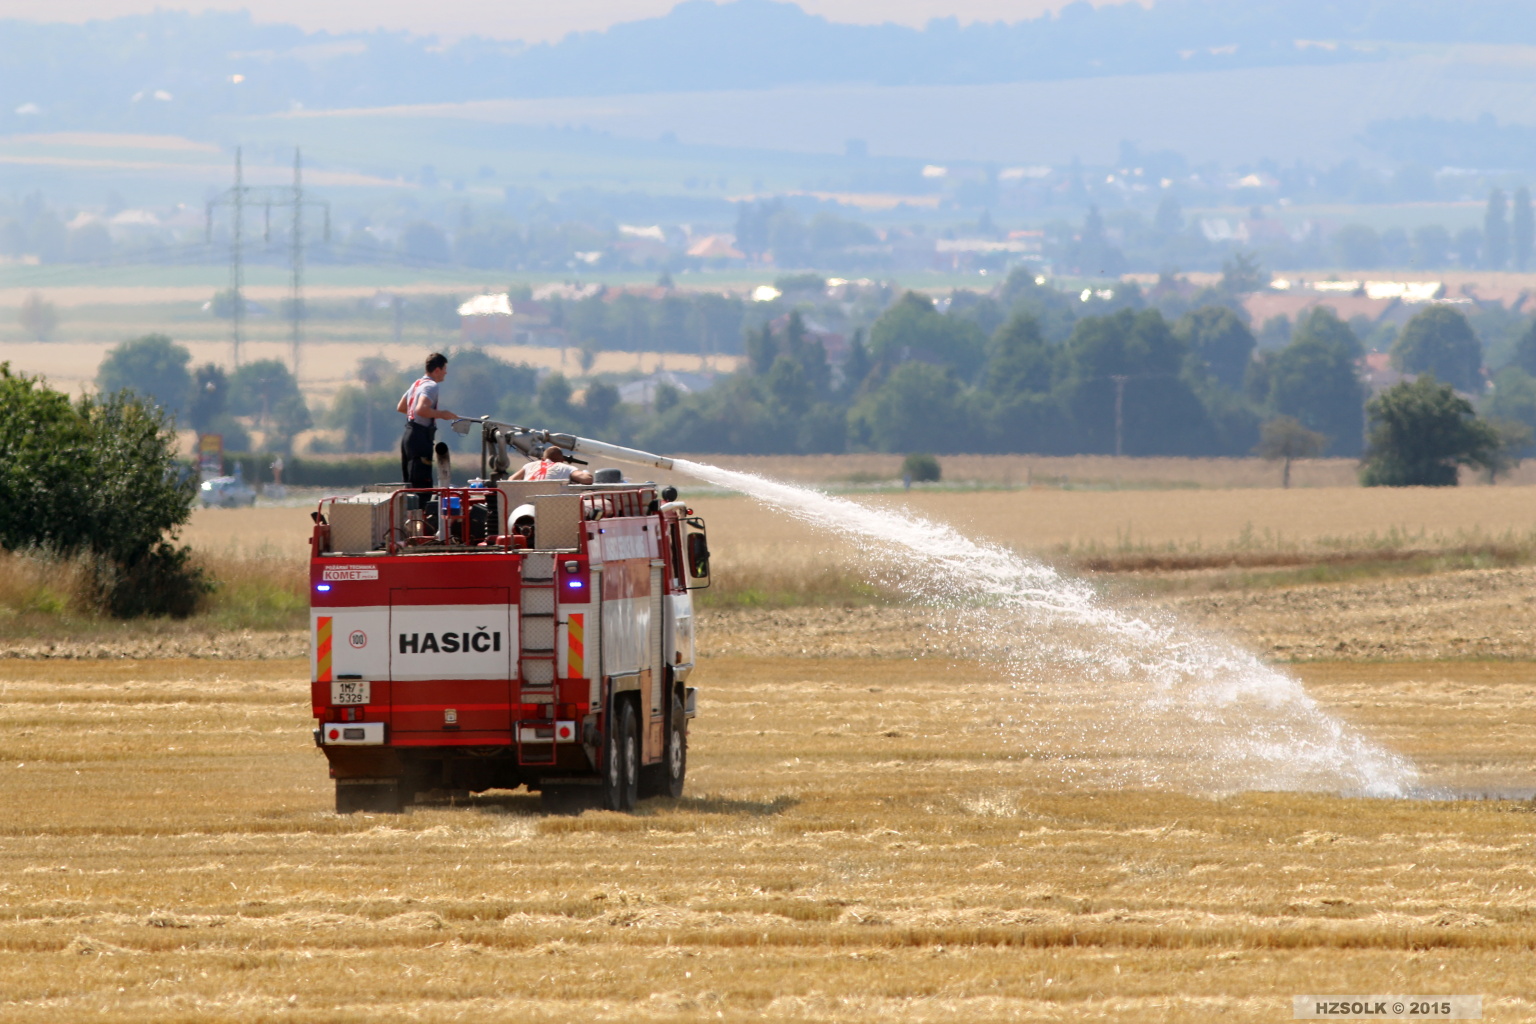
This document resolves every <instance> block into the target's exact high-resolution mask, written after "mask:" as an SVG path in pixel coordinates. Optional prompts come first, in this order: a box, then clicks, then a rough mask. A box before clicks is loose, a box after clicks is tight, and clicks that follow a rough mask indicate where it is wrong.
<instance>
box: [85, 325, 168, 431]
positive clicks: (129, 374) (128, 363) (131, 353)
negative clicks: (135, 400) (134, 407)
mask: <svg viewBox="0 0 1536 1024" xmlns="http://www.w3.org/2000/svg"><path fill="white" fill-rule="evenodd" d="M191 361H192V354H191V353H190V352H188V351H187V350H186V348H185V347H183V346H181V345H178V344H176V343H175V342H173V341H172V340H171V339H170V338H168V337H166V336H165V335H163V334H146V335H144V336H143V337H142V338H134V339H133V340H132V341H125V342H123V343H122V344H121V345H118V346H117V347H116V348H114V349H112V351H110V352H108V353H107V358H105V359H103V360H102V361H101V366H100V367H98V368H97V370H96V386H97V387H98V388H100V389H101V391H102V393H103V394H110V393H112V392H114V391H122V390H125V389H126V390H129V391H132V392H134V393H135V394H138V395H141V396H143V397H144V398H146V399H148V400H149V401H151V402H154V403H155V404H156V405H158V406H160V407H161V408H162V409H164V410H165V411H166V412H168V413H169V414H170V415H172V416H181V415H182V414H183V413H185V412H186V409H187V401H188V399H189V398H190V397H191V393H192V375H191V374H190V373H188V372H187V364H188V363H190V362H191Z"/></svg>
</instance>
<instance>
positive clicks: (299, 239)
mask: <svg viewBox="0 0 1536 1024" xmlns="http://www.w3.org/2000/svg"><path fill="white" fill-rule="evenodd" d="M289 240H290V242H291V243H292V244H291V246H290V249H291V255H290V257H289V259H290V260H291V262H292V265H293V279H292V287H291V289H290V291H291V294H290V295H289V305H290V307H291V308H290V310H289V311H290V312H291V313H292V314H293V331H292V344H293V379H294V381H295V382H297V381H298V379H299V343H300V342H301V341H302V340H303V338H304V178H303V173H302V171H301V169H300V163H299V150H298V147H294V150H293V230H292V232H291V233H290V239H289Z"/></svg>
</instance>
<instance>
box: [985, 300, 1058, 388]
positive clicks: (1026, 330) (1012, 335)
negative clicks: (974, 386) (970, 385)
mask: <svg viewBox="0 0 1536 1024" xmlns="http://www.w3.org/2000/svg"><path fill="white" fill-rule="evenodd" d="M1055 367H1056V350H1054V349H1052V348H1051V347H1050V346H1049V345H1047V344H1046V343H1045V339H1044V338H1043V337H1041V335H1040V324H1039V321H1037V320H1036V319H1035V318H1034V317H1033V316H1031V315H1030V314H1028V313H1015V314H1014V315H1013V316H1012V317H1011V318H1010V319H1009V320H1008V322H1007V323H1005V324H1003V325H1002V326H1001V327H999V328H998V329H997V331H996V333H994V334H993V335H992V340H991V341H990V342H989V343H988V345H987V362H986V366H985V367H984V368H983V370H982V375H981V386H982V387H983V388H984V389H985V390H986V391H988V392H990V393H991V394H993V395H994V396H996V397H997V398H999V399H1005V400H1006V399H1009V398H1012V397H1014V396H1017V395H1024V394H1038V393H1042V392H1046V391H1050V390H1051V385H1052V383H1053V382H1054V377H1055Z"/></svg>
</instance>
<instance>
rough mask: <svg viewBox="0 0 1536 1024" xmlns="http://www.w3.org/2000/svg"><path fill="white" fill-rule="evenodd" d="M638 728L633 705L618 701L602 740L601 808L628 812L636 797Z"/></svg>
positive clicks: (637, 796)
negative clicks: (610, 724) (606, 733)
mask: <svg viewBox="0 0 1536 1024" xmlns="http://www.w3.org/2000/svg"><path fill="white" fill-rule="evenodd" d="M639 767H640V729H639V727H638V726H637V725H636V724H635V710H634V706H633V705H631V704H630V703H629V702H628V701H624V702H623V703H621V704H620V705H619V707H618V709H617V710H616V712H615V714H614V720H613V724H612V727H611V728H610V729H609V730H608V735H607V737H606V738H605V739H604V741H603V810H605V811H624V812H626V813H627V812H629V811H633V810H634V809H635V802H636V801H637V800H638V799H639V794H638V792H637V789H638V787H639V782H640V780H639V774H640V773H639V770H638V769H639Z"/></svg>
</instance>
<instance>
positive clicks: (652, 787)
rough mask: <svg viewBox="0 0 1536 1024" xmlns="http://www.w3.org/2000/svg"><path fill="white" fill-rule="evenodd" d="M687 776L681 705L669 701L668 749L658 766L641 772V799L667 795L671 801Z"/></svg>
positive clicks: (685, 731)
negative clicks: (670, 711)
mask: <svg viewBox="0 0 1536 1024" xmlns="http://www.w3.org/2000/svg"><path fill="white" fill-rule="evenodd" d="M687 774H688V719H686V718H684V717H683V702H682V701H681V700H678V699H677V698H676V697H673V698H672V720H671V722H670V723H669V724H668V726H667V748H666V750H665V751H663V752H662V756H661V763H660V764H652V765H647V766H645V767H644V768H642V769H640V795H641V797H652V796H666V797H671V798H672V799H673V800H676V799H678V798H679V797H681V796H682V795H683V778H684V776H686V775H687Z"/></svg>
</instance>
